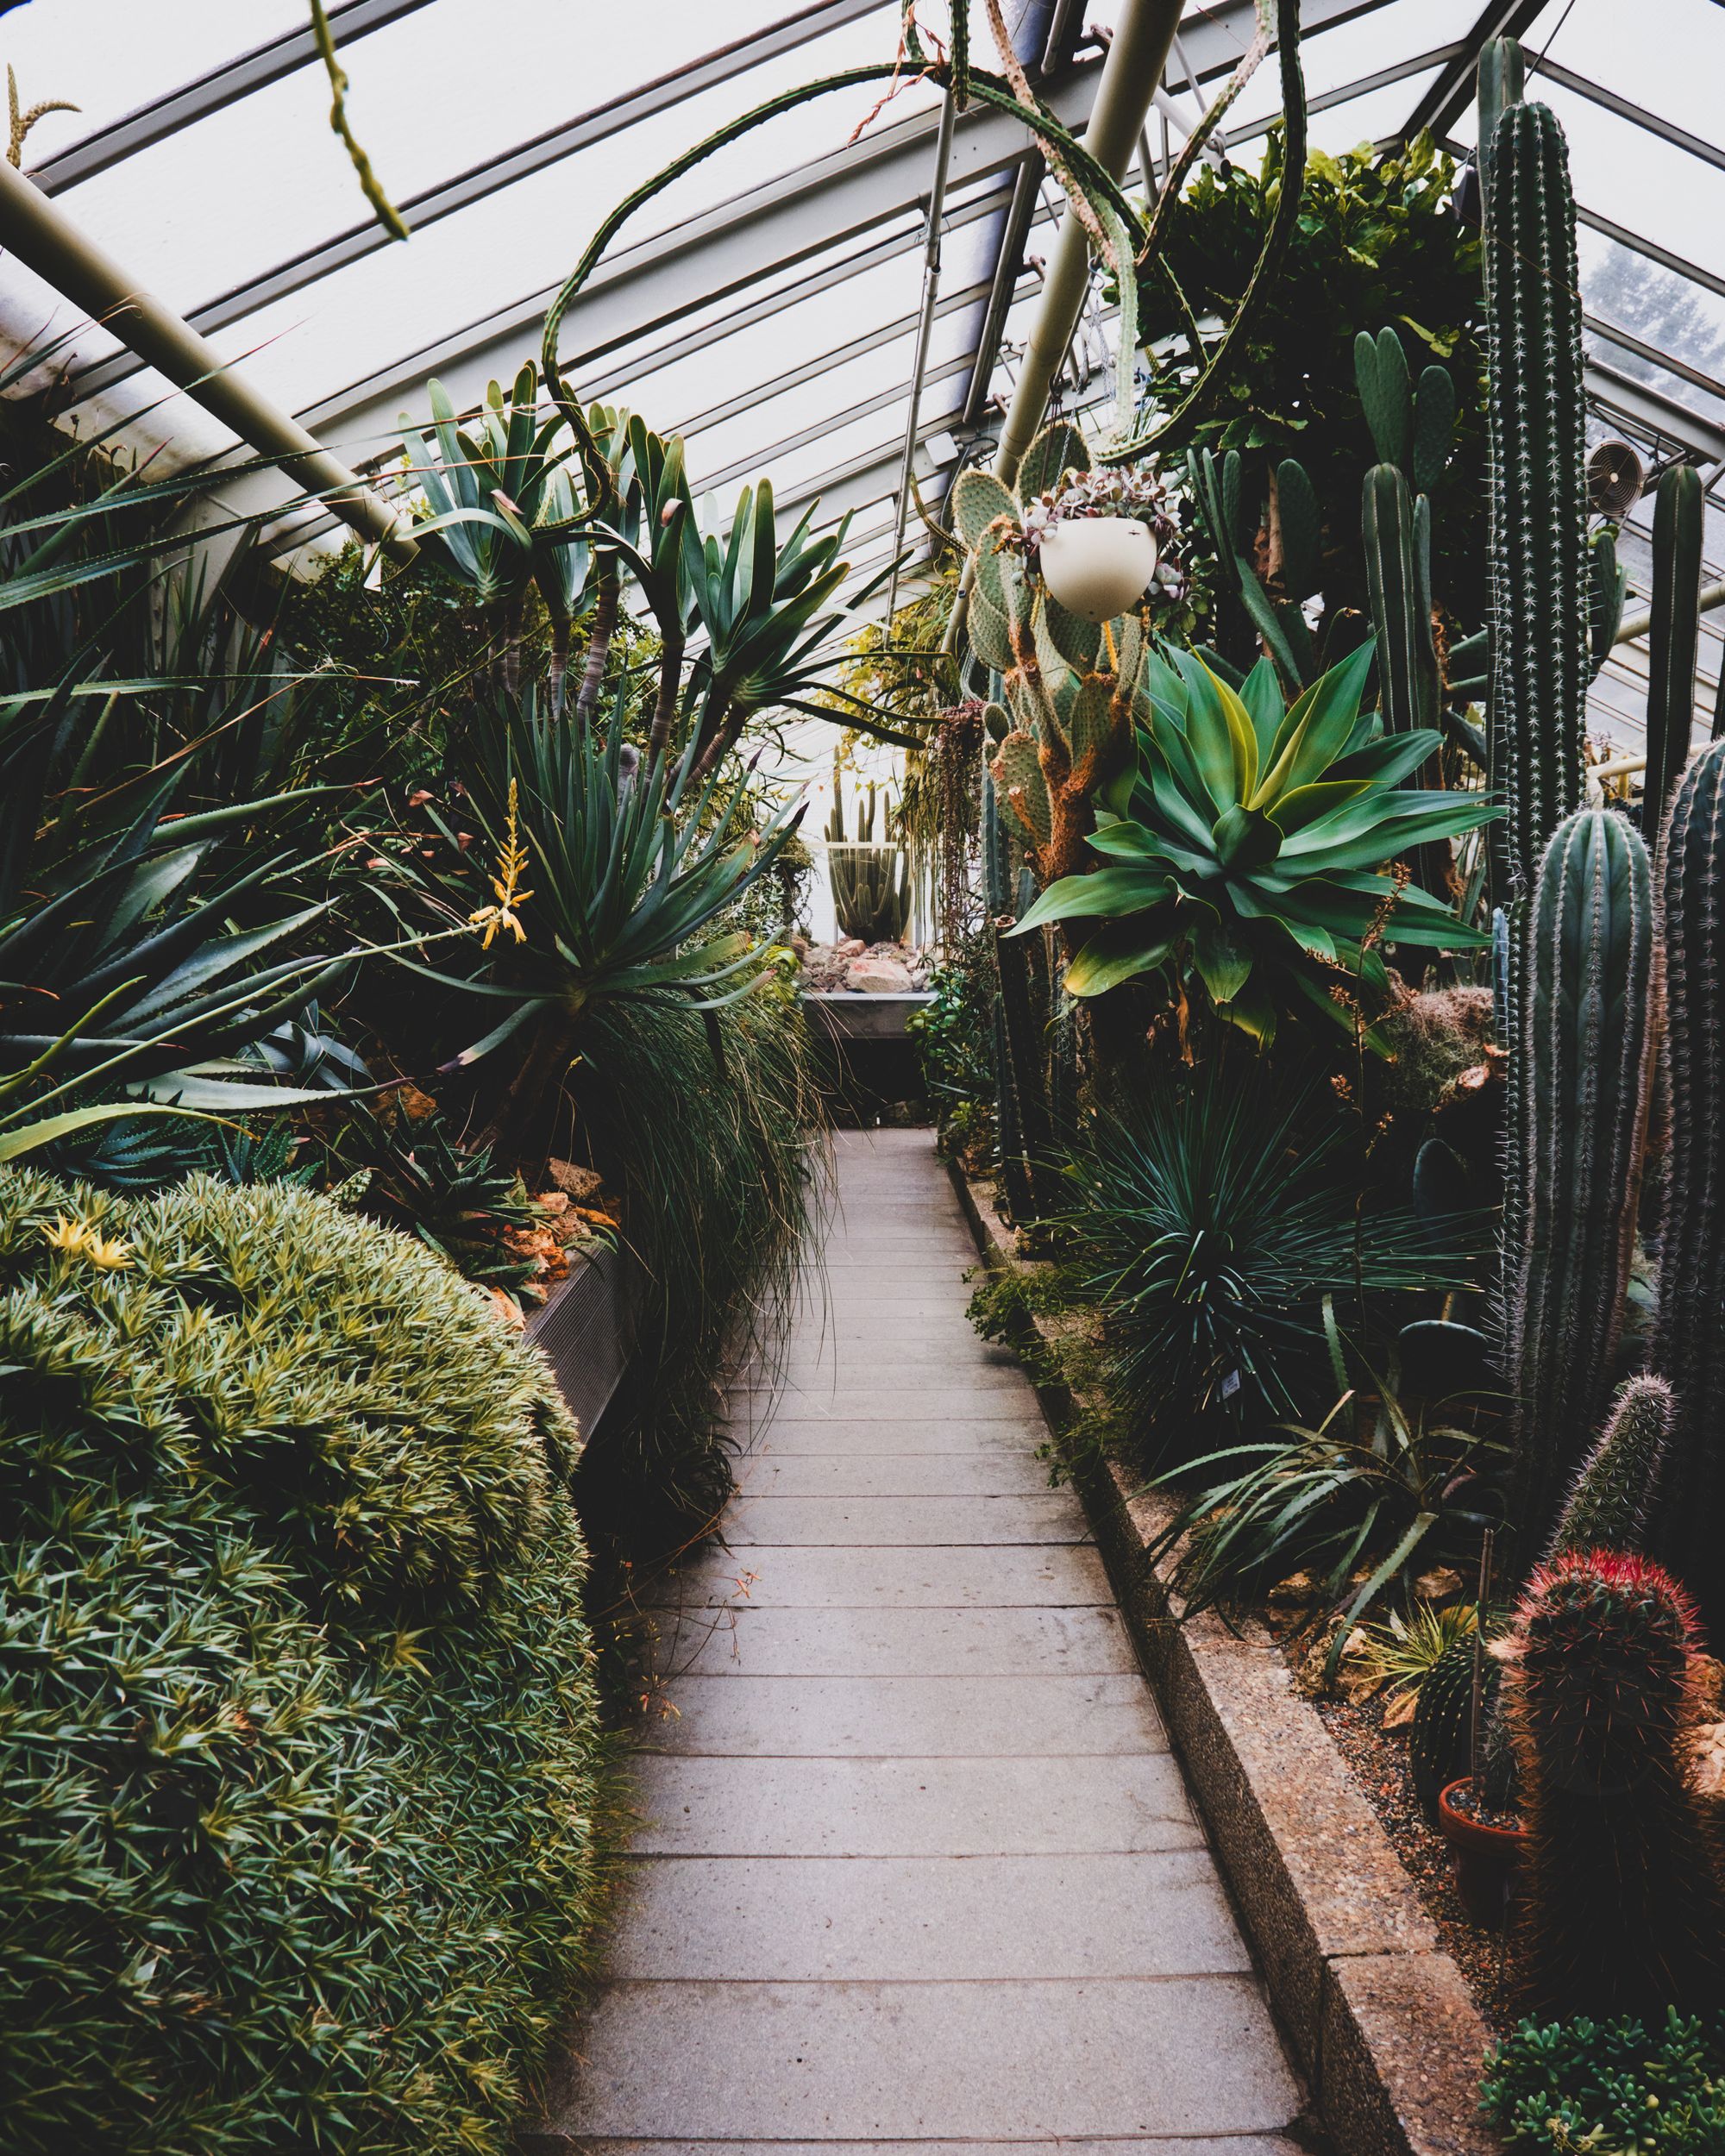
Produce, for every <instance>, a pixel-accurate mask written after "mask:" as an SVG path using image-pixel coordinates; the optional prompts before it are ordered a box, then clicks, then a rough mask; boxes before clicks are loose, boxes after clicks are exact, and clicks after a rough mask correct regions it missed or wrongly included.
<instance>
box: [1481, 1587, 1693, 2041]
mask: <svg viewBox="0 0 1725 2156" xmlns="http://www.w3.org/2000/svg"><path fill="white" fill-rule="evenodd" d="M1696 1653H1697V1628H1696V1622H1695V1617H1694V1614H1693V1611H1692V1610H1691V1606H1690V1603H1689V1600H1688V1598H1687V1596H1686V1595H1684V1592H1683V1590H1682V1589H1681V1588H1679V1587H1678V1584H1677V1583H1676V1582H1675V1581H1674V1580H1673V1579H1672V1577H1671V1576H1670V1574H1669V1573H1667V1572H1665V1571H1664V1570H1661V1568H1660V1567H1659V1566H1658V1565H1657V1564H1653V1563H1651V1562H1650V1561H1649V1560H1648V1559H1647V1558H1646V1557H1637V1556H1634V1555H1629V1554H1624V1553H1621V1552H1618V1551H1606V1550H1594V1551H1574V1552H1571V1553H1570V1554H1568V1555H1566V1556H1563V1557H1558V1558H1556V1559H1554V1560H1553V1563H1551V1564H1546V1565H1541V1566H1540V1567H1539V1568H1538V1569H1537V1570H1535V1572H1534V1576H1533V1578H1532V1580H1531V1581H1530V1583H1529V1584H1528V1587H1527V1594H1526V1595H1525V1596H1524V1598H1523V1600H1522V1602H1521V1607H1520V1608H1519V1610H1518V1611H1517V1614H1516V1622H1515V1630H1514V1632H1513V1633H1512V1635H1511V1637H1510V1639H1509V1643H1508V1652H1507V1656H1506V1669H1505V1673H1504V1680H1503V1690H1504V1698H1505V1702H1506V1707H1507V1711H1508V1717H1509V1727H1510V1731H1511V1734H1512V1737H1513V1739H1514V1742H1515V1755H1516V1763H1517V1765H1518V1768H1519V1770H1520V1779H1521V1816H1522V1821H1523V1824H1524V1826H1525V1828H1526V1831H1527V1852H1526V1857H1525V1860H1524V1865H1523V1885H1522V1890H1521V1898H1520V1907H1519V1915H1518V1924H1519V1929H1520V1942H1519V1943H1520V1957H1519V1959H1520V1965H1521V1971H1522V1974H1523V1977H1524V1981H1525V1984H1526V1988H1527V1993H1528V1996H1529V1999H1530V2002H1531V2003H1532V2005H1533V2006H1534V2008H1535V2009H1536V2010H1539V2011H1542V2012H1553V2013H1559V2014H1586V2015H1596V2016H1597V2015H1613V2014H1634V2015H1663V2014H1664V2012H1665V2009H1666V2008H1667V2007H1670V2006H1674V2005H1676V2006H1682V2007H1683V2008H1684V2009H1696V2010H1698V2009H1703V2008H1711V2007H1712V2006H1714V2005H1716V2004H1717V2003H1718V2002H1720V1999H1721V1997H1722V1993H1725V1901H1722V1896H1721V1892H1720V1888H1719V1883H1718V1881H1717V1879H1716V1876H1715V1874H1714V1871H1713V1868H1712V1862H1711V1852H1710V1851H1709V1847H1708V1844H1707V1838H1706V1835H1705V1833H1704V1832H1703V1826H1702V1822H1701V1819H1700V1815H1699V1811H1698V1808H1697V1801H1696V1798H1695V1796H1694V1792H1693V1788H1692V1768H1691V1764H1690V1760H1689V1757H1688V1753H1687V1751H1686V1746H1685V1738H1686V1735H1687V1732H1688V1730H1689V1727H1690V1726H1691V1720H1692V1717H1693V1715H1694V1713H1695V1706H1696V1702H1695V1694H1694V1690H1693V1685H1692V1671H1691V1664H1692V1662H1693V1660H1694V1658H1695V1655H1696Z"/></svg>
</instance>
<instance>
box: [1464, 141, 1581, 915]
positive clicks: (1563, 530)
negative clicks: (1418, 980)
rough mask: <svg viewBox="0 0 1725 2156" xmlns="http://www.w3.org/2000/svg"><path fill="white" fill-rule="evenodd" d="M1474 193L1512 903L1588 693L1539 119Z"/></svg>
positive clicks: (1553, 203) (1554, 800)
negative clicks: (1481, 268)
mask: <svg viewBox="0 0 1725 2156" xmlns="http://www.w3.org/2000/svg"><path fill="white" fill-rule="evenodd" d="M1487 183H1488V184H1487V193H1486V217H1485V253H1486V260H1487V274H1486V307H1487V319H1488V339H1489V349H1490V395H1489V397H1488V398H1487V411H1486V417H1487V447H1488V454H1489V457H1490V560H1489V567H1490V586H1491V661H1492V675H1491V697H1490V743H1491V775H1492V780H1493V782H1494V784H1495V785H1496V787H1498V788H1499V789H1500V791H1501V792H1502V794H1503V796H1504V798H1505V799H1506V801H1507V803H1508V806H1509V820H1508V824H1507V825H1506V832H1505V848H1506V851H1507V856H1508V868H1509V878H1510V885H1511V888H1512V889H1514V890H1521V889H1525V888H1526V887H1528V886H1530V885H1531V884H1532V882H1533V881H1534V875H1535V874H1536V872H1537V870H1538V868H1539V864H1540V855H1541V853H1542V852H1543V850H1544V848H1545V844H1546V840H1547V839H1548V838H1549V837H1551V835H1552V833H1553V831H1554V830H1556V829H1557V827H1558V825H1559V824H1560V823H1561V822H1562V821H1563V819H1564V818H1565V816H1567V815H1568V814H1569V813H1570V812H1571V810H1572V809H1574V808H1575V807H1576V806H1577V805H1578V803H1579V801H1580V799H1581V793H1582V739H1583V730H1584V712H1585V705H1586V699H1587V686H1588V682H1589V680H1590V678H1591V677H1590V650H1589V636H1588V610H1587V605H1586V596H1587V592H1588V589H1589V577H1588V559H1587V493H1586V485H1585V479H1584V468H1583V467H1584V456H1585V436H1584V414H1583V405H1582V358H1581V300H1580V293H1579V285H1578V274H1577V269H1576V255H1575V203H1574V198H1573V197H1572V196H1571V192H1570V183H1569V160H1568V155H1567V153H1566V151H1565V146H1564V135H1563V129H1562V128H1560V127H1559V124H1558V122H1557V118H1556V116H1555V115H1554V114H1553V113H1552V112H1551V111H1550V110H1548V109H1547V107H1546V106H1545V105H1541V104H1510V105H1509V106H1508V107H1507V109H1505V110H1504V111H1503V112H1502V116H1501V117H1500V118H1499V119H1498V121H1497V123H1496V131H1495V133H1494V135H1493V136H1492V139H1491V145H1490V156H1489V161H1488V165H1487Z"/></svg>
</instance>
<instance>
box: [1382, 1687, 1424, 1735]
mask: <svg viewBox="0 0 1725 2156" xmlns="http://www.w3.org/2000/svg"><path fill="white" fill-rule="evenodd" d="M1419 1704H1420V1695H1419V1693H1418V1692H1417V1691H1408V1692H1398V1693H1397V1694H1396V1696H1395V1698H1394V1699H1392V1700H1391V1701H1390V1702H1389V1706H1388V1707H1386V1708H1384V1710H1383V1727H1385V1728H1386V1729H1405V1728H1406V1727H1408V1723H1409V1722H1410V1721H1412V1720H1413V1719H1414V1715H1415V1710H1416V1709H1417V1708H1418V1707H1419Z"/></svg>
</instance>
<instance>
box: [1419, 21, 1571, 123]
mask: <svg viewBox="0 0 1725 2156" xmlns="http://www.w3.org/2000/svg"><path fill="white" fill-rule="evenodd" d="M1544 5H1545V0H1489V4H1488V5H1487V7H1486V8H1485V9H1484V12H1483V13H1482V14H1481V15H1480V16H1478V18H1477V20H1476V22H1475V23H1474V25H1473V28H1471V30H1470V31H1469V32H1468V33H1467V35H1466V36H1465V38H1463V39H1462V41H1461V47H1460V50H1459V51H1458V53H1456V55H1455V57H1454V58H1453V59H1452V60H1450V61H1449V62H1448V63H1447V64H1446V66H1445V68H1444V70H1443V72H1442V73H1441V74H1440V76H1439V77H1438V78H1437V80H1436V81H1435V82H1434V83H1431V84H1428V85H1427V88H1426V91H1425V93H1424V95H1423V96H1422V97H1421V99H1420V102H1419V103H1417V104H1416V105H1415V108H1414V110H1412V111H1411V112H1410V113H1409V114H1408V124H1407V125H1406V126H1405V127H1404V128H1402V131H1401V139H1402V141H1412V140H1413V138H1414V136H1415V135H1418V134H1419V133H1420V132H1421V129H1422V128H1430V129H1431V131H1432V133H1433V135H1437V136H1439V137H1440V138H1441V137H1442V136H1445V135H1448V134H1449V133H1450V131H1451V130H1452V128H1454V127H1455V125H1456V123H1457V122H1458V120H1459V119H1460V118H1461V116H1462V115H1463V113H1464V112H1465V111H1466V110H1467V109H1468V107H1469V106H1470V105H1471V103H1473V97H1474V78H1475V76H1476V74H1477V72H1478V68H1479V55H1480V53H1482V52H1483V51H1484V48H1485V47H1486V46H1487V45H1488V44H1490V41H1491V40H1492V39H1493V38H1494V37H1520V36H1521V33H1522V32H1523V31H1524V30H1525V29H1527V28H1529V27H1530V26H1531V25H1532V24H1533V23H1534V22H1536V21H1537V20H1538V18H1539V15H1540V9H1541V8H1542V7H1543V6H1544Z"/></svg>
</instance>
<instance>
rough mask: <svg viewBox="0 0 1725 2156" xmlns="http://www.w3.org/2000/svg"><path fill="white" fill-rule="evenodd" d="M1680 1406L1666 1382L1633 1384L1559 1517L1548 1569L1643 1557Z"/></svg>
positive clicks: (1647, 1379) (1615, 1406)
mask: <svg viewBox="0 0 1725 2156" xmlns="http://www.w3.org/2000/svg"><path fill="white" fill-rule="evenodd" d="M1676 1416H1677V1401H1676V1400H1675V1398H1674V1397H1673V1396H1672V1388H1671V1387H1670V1386H1669V1385H1667V1384H1666V1382H1665V1380H1664V1378H1662V1377H1653V1376H1648V1375H1647V1374H1646V1373H1645V1372H1644V1373H1643V1374H1642V1375H1641V1376H1639V1377H1632V1378H1629V1379H1628V1381H1627V1382H1625V1383H1624V1384H1623V1386H1622V1388H1621V1389H1620V1390H1619V1392H1618V1395H1617V1397H1616V1400H1615V1401H1614V1402H1613V1403H1612V1408H1611V1419H1610V1420H1609V1422H1608V1423H1607V1424H1606V1426H1605V1427H1604V1429H1603V1431H1602V1432H1600V1437H1599V1442H1598V1444H1597V1445H1595V1446H1594V1448H1593V1450H1592V1451H1591V1452H1590V1453H1589V1454H1588V1456H1587V1458H1586V1460H1585V1461H1584V1463H1583V1465H1582V1470H1581V1472H1580V1474H1579V1475H1578V1476H1577V1477H1576V1480H1575V1487H1574V1489H1571V1492H1570V1494H1569V1495H1568V1497H1567V1498H1566V1499H1565V1501H1564V1508H1563V1511H1562V1512H1561V1513H1560V1514H1559V1516H1558V1525H1557V1532H1556V1533H1555V1534H1554V1535H1553V1537H1552V1546H1551V1548H1550V1549H1549V1550H1548V1551H1546V1562H1547V1563H1548V1564H1549V1563H1550V1562H1551V1561H1552V1560H1553V1558H1555V1557H1566V1556H1568V1555H1570V1554H1571V1552H1573V1551H1578V1550H1624V1551H1640V1550H1644V1549H1645V1548H1646V1547H1647V1526H1648V1522H1649V1521H1650V1520H1652V1518H1653V1505H1654V1501H1655V1500H1656V1498H1657V1497H1658V1495H1659V1475H1660V1471H1661V1470H1662V1469H1663V1468H1664V1465H1665V1447H1666V1445H1668V1444H1669V1443H1670V1441H1671V1433H1672V1423H1673V1422H1674V1420H1676Z"/></svg>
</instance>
